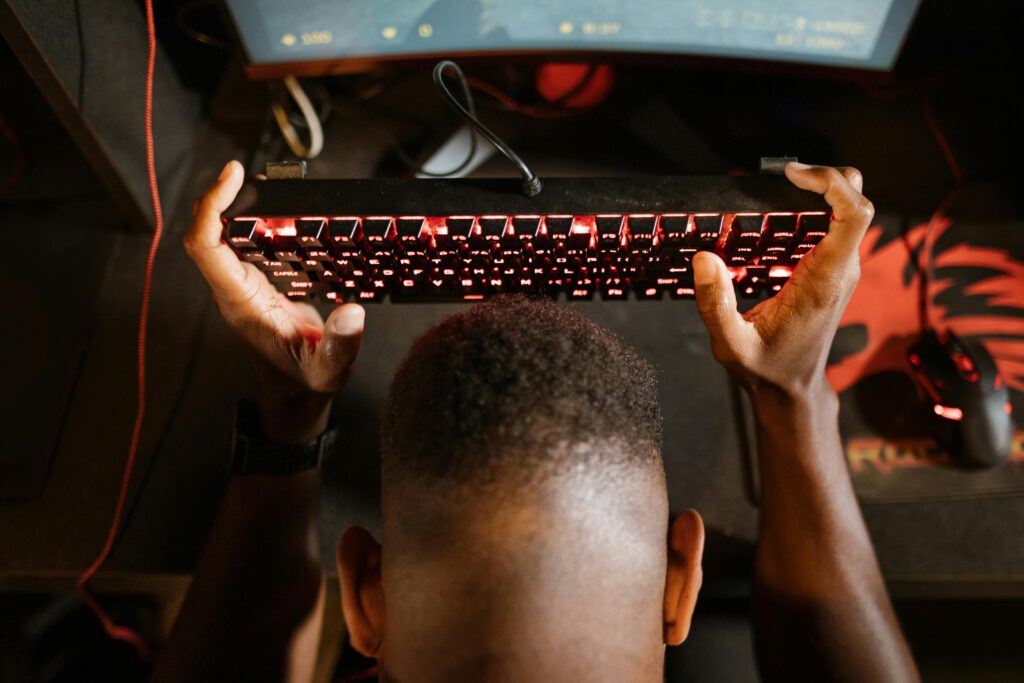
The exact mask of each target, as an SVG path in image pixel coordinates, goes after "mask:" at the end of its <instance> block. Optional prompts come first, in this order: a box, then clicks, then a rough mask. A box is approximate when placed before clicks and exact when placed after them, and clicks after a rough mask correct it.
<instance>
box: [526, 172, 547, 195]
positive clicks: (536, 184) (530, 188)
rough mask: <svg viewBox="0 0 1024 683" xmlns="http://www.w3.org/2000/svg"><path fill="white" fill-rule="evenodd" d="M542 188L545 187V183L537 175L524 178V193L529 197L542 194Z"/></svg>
mask: <svg viewBox="0 0 1024 683" xmlns="http://www.w3.org/2000/svg"><path fill="white" fill-rule="evenodd" d="M541 189H543V185H541V183H540V178H538V177H537V176H531V177H529V178H523V194H525V195H526V196H527V197H536V196H537V195H539V194H540V191H541Z"/></svg>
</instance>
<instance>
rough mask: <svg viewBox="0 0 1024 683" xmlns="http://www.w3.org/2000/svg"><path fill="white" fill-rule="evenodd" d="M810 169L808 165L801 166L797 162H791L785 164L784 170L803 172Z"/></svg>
mask: <svg viewBox="0 0 1024 683" xmlns="http://www.w3.org/2000/svg"><path fill="white" fill-rule="evenodd" d="M810 167H811V165H810V164H802V163H800V162H799V161H791V162H789V163H788V164H786V168H792V169H794V170H797V171H803V170H804V169H808V168H810Z"/></svg>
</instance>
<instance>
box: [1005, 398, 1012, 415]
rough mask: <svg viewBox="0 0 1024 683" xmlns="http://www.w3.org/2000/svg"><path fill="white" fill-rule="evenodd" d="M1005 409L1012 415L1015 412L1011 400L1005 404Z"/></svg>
mask: <svg viewBox="0 0 1024 683" xmlns="http://www.w3.org/2000/svg"><path fill="white" fill-rule="evenodd" d="M1003 410H1005V411H1006V414H1007V415H1012V414H1013V406H1011V405H1010V402H1009V401H1007V402H1006V405H1004V406H1003Z"/></svg>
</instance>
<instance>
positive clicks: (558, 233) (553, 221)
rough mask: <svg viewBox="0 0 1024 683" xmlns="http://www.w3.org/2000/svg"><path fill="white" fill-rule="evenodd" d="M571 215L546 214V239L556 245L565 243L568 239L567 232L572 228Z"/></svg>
mask: <svg viewBox="0 0 1024 683" xmlns="http://www.w3.org/2000/svg"><path fill="white" fill-rule="evenodd" d="M572 221H573V216H546V217H545V218H544V224H545V226H546V227H547V233H548V239H549V240H551V243H552V244H553V245H556V246H562V245H565V242H566V240H568V239H569V232H570V231H571V230H572Z"/></svg>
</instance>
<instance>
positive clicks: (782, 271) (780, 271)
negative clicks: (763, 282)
mask: <svg viewBox="0 0 1024 683" xmlns="http://www.w3.org/2000/svg"><path fill="white" fill-rule="evenodd" d="M792 274H793V269H792V268H789V267H787V266H772V269H771V270H769V271H768V277H789V276H790V275H792Z"/></svg>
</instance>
